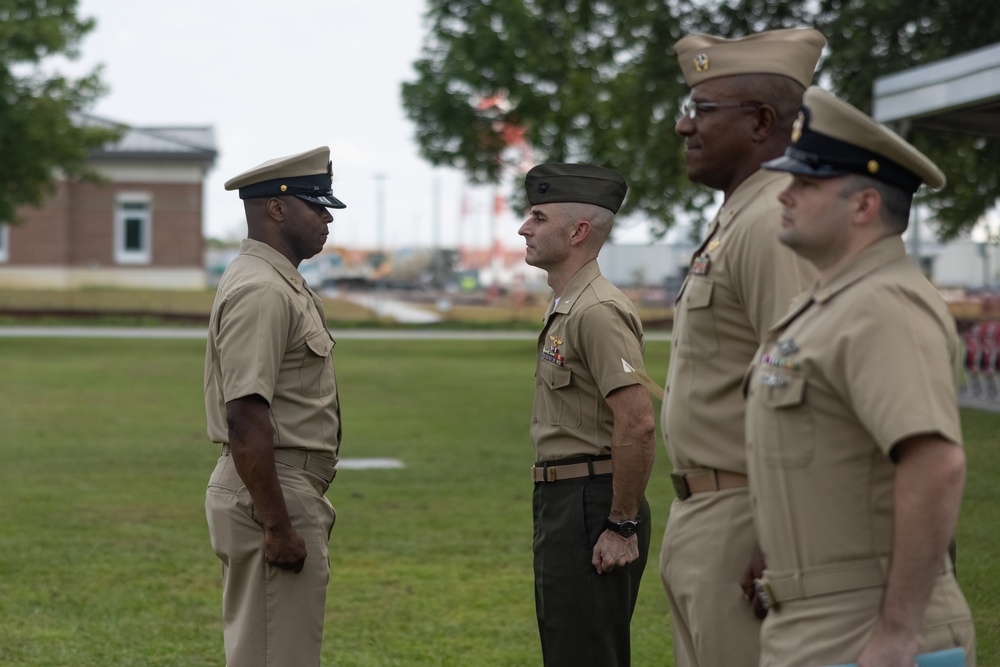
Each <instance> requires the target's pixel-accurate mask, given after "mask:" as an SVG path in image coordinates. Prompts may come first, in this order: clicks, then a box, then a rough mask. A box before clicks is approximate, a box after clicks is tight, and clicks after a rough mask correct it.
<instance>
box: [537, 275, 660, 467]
mask: <svg viewBox="0 0 1000 667" xmlns="http://www.w3.org/2000/svg"><path fill="white" fill-rule="evenodd" d="M547 312H548V313H549V314H548V316H547V318H546V322H545V327H544V328H543V329H542V333H541V334H540V335H539V336H538V358H537V360H536V362H535V363H536V366H535V399H534V406H533V408H532V415H531V439H532V442H533V443H534V445H535V460H536V461H551V460H556V459H564V458H572V457H574V456H583V455H591V456H602V455H607V454H610V453H611V433H612V430H613V428H614V419H613V414H612V412H611V408H609V407H608V404H607V401H605V397H606V396H607V395H608V394H610V393H611V392H612V391H614V390H615V389H619V388H621V387H627V386H629V385H633V384H639V380H638V379H637V373H645V369H644V365H643V359H642V352H643V340H642V323H641V322H640V320H639V314H638V313H637V312H636V310H635V307H634V306H633V305H632V302H631V301H629V299H628V297H626V296H625V295H624V294H622V292H621V290H619V289H618V288H617V287H615V286H614V285H612V284H611V283H610V282H608V280H607V279H606V278H605V277H604V276H602V275H601V273H600V269H599V268H598V265H597V261H596V260H595V261H592V262H590V263H589V264H587V265H586V266H584V267H583V268H582V269H580V271H579V272H578V273H577V274H576V275H575V276H574V277H573V279H572V280H570V283H569V285H567V287H566V289H565V290H564V291H563V294H562V297H561V298H560V299H559V302H558V303H550V304H549V309H548V311H547Z"/></svg>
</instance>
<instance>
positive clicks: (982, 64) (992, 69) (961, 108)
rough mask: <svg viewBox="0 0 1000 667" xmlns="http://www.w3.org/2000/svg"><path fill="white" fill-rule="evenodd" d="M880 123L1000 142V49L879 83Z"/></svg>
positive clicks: (875, 109)
mask: <svg viewBox="0 0 1000 667" xmlns="http://www.w3.org/2000/svg"><path fill="white" fill-rule="evenodd" d="M873 92H874V100H873V102H872V116H873V117H874V118H875V120H877V121H879V122H881V123H894V122H910V123H912V124H913V125H914V126H916V127H925V128H930V129H938V130H951V131H955V132H966V133H972V134H979V135H983V136H994V137H1000V44H994V45H992V46H987V47H983V48H981V49H976V50H975V51H970V52H969V53H964V54H962V55H958V56H953V57H951V58H945V59H943V60H938V61H936V62H933V63H928V64H926V65H921V66H919V67H912V68H910V69H908V70H904V71H902V72H899V73H896V74H890V75H888V76H883V77H879V78H878V79H876V80H875V85H874V88H873Z"/></svg>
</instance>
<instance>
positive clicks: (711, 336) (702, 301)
mask: <svg viewBox="0 0 1000 667" xmlns="http://www.w3.org/2000/svg"><path fill="white" fill-rule="evenodd" d="M714 290H715V284H714V283H713V282H712V281H711V280H709V279H707V278H702V277H700V276H689V277H688V284H687V287H685V288H684V294H683V295H682V296H681V299H682V301H683V306H684V317H685V319H686V320H687V321H686V322H685V323H684V325H683V329H682V331H683V333H684V335H685V336H684V339H683V340H682V341H681V345H680V346H679V347H678V350H677V353H678V354H679V355H681V356H682V357H686V358H688V359H711V358H712V357H714V356H715V355H716V354H718V353H719V334H718V331H717V330H716V326H715V311H714V310H713V309H712V293H713V292H714Z"/></svg>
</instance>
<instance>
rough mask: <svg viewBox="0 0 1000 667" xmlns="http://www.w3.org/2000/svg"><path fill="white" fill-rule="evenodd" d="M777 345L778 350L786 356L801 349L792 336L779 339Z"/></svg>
mask: <svg viewBox="0 0 1000 667" xmlns="http://www.w3.org/2000/svg"><path fill="white" fill-rule="evenodd" d="M777 345H778V352H780V353H781V354H782V355H784V356H786V357H787V356H788V355H790V354H795V353H796V352H798V351H799V346H798V345H796V344H795V341H794V340H792V339H791V338H786V339H785V340H779V341H778V343H777Z"/></svg>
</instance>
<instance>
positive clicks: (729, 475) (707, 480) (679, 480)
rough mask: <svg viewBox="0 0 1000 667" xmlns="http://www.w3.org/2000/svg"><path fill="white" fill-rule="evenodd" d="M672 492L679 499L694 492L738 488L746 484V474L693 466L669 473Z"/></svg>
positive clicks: (686, 497) (688, 496) (683, 498)
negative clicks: (672, 485)
mask: <svg viewBox="0 0 1000 667" xmlns="http://www.w3.org/2000/svg"><path fill="white" fill-rule="evenodd" d="M670 481H672V482H673V483H674V492H676V493H677V497H678V498H679V499H680V500H687V499H688V498H690V497H691V496H693V495H694V494H696V493H705V492H707V491H721V490H722V489H738V488H740V487H741V486H746V485H747V476H746V475H741V474H739V473H736V472H727V471H725V470H715V469H714V468H694V469H692V470H685V471H678V470H675V471H674V472H672V473H670Z"/></svg>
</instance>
